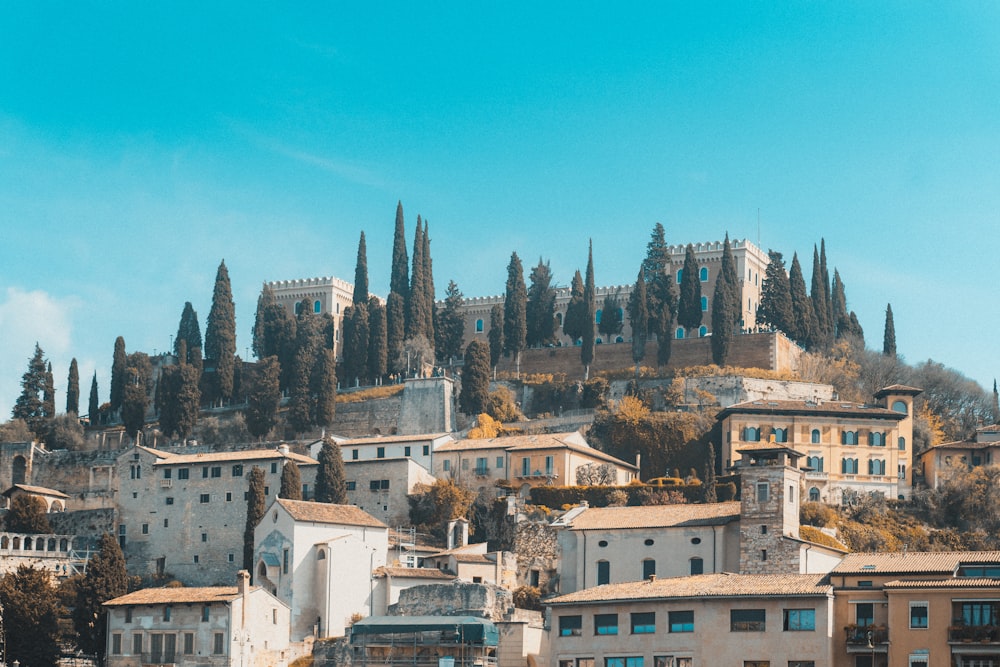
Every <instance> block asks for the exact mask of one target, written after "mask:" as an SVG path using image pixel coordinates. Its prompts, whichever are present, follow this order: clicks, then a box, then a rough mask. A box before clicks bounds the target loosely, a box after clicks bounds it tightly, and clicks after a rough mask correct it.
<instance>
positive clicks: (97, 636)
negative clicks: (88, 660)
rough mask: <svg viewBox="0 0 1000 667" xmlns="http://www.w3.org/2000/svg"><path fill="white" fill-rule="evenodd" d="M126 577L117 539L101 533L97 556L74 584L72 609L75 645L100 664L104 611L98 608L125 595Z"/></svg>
mask: <svg viewBox="0 0 1000 667" xmlns="http://www.w3.org/2000/svg"><path fill="white" fill-rule="evenodd" d="M128 588H129V577H128V573H127V572H126V570H125V556H124V555H123V554H122V550H121V547H119V546H118V540H116V539H115V538H114V536H112V535H110V534H108V533H104V534H103V535H102V536H101V539H100V542H99V543H98V547H97V553H95V554H94V555H93V556H91V557H90V560H89V561H88V562H87V572H86V574H84V575H83V577H82V578H81V579H80V580H79V581H78V582H77V586H76V603H75V604H74V607H73V627H74V628H75V629H76V632H77V636H78V640H77V646H78V647H79V648H80V650H82V651H83V652H84V653H88V654H95V655H97V657H98V660H97V662H98V664H101V663H103V660H104V655H105V652H106V649H107V634H108V632H107V631H108V624H107V612H106V611H105V609H104V607H103V606H102V605H103V604H104V603H105V602H107V601H108V600H111V599H114V598H116V597H120V596H122V595H125V594H126V593H128Z"/></svg>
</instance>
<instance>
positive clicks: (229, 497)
mask: <svg viewBox="0 0 1000 667" xmlns="http://www.w3.org/2000/svg"><path fill="white" fill-rule="evenodd" d="M226 502H227V503H231V502H233V493H232V492H231V491H227V492H226Z"/></svg>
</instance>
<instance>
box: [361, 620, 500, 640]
mask: <svg viewBox="0 0 1000 667" xmlns="http://www.w3.org/2000/svg"><path fill="white" fill-rule="evenodd" d="M418 632H448V633H453V634H454V635H455V636H456V640H457V641H459V642H462V643H467V644H485V645H486V646H496V645H497V642H498V641H499V639H500V632H499V631H498V630H497V626H496V625H494V624H493V621H491V620H489V619H486V618H477V617H475V616H370V617H369V618H366V619H364V620H361V621H358V622H356V623H355V624H354V625H353V626H352V627H351V641H352V642H353V641H354V640H355V638H356V637H361V636H364V635H398V634H416V633H418Z"/></svg>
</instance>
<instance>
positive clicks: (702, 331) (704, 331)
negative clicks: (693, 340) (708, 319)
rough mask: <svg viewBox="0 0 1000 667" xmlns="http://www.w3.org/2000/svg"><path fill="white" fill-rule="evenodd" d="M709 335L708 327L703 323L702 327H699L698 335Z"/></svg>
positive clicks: (700, 336) (702, 336)
mask: <svg viewBox="0 0 1000 667" xmlns="http://www.w3.org/2000/svg"><path fill="white" fill-rule="evenodd" d="M707 335H708V327H706V326H705V325H704V324H702V325H701V326H700V327H698V337H699V338H704V337H705V336H707Z"/></svg>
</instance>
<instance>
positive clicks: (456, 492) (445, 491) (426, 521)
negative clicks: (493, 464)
mask: <svg viewBox="0 0 1000 667" xmlns="http://www.w3.org/2000/svg"><path fill="white" fill-rule="evenodd" d="M475 499H476V494H475V492H473V491H471V490H470V489H467V488H465V487H464V486H460V485H458V484H456V483H455V482H453V481H452V480H444V479H439V480H438V481H436V482H434V484H418V485H417V486H416V487H415V488H414V490H413V493H412V494H410V496H409V498H408V500H409V501H410V522H411V523H412V524H413V525H414V526H416V527H417V530H419V531H421V532H427V533H430V534H432V535H435V536H437V537H439V538H440V537H444V534H445V530H446V528H447V523H448V522H449V521H451V520H452V519H458V518H460V517H467V516H468V514H469V509H470V508H471V507H472V503H473V502H474V501H475Z"/></svg>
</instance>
